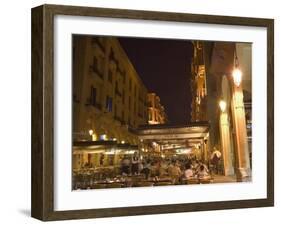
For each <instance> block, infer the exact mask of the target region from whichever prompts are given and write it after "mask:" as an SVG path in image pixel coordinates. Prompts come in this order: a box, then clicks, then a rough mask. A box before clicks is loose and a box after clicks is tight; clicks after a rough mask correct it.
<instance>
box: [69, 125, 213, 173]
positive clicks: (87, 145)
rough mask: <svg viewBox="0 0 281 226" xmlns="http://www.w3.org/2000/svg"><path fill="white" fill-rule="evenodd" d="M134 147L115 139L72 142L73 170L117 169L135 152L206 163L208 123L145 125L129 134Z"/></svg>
mask: <svg viewBox="0 0 281 226" xmlns="http://www.w3.org/2000/svg"><path fill="white" fill-rule="evenodd" d="M133 135H134V136H136V137H137V138H138V144H137V145H135V144H130V143H129V142H128V143H127V142H125V141H122V142H120V143H119V142H118V141H117V140H98V141H88V140H83V141H74V142H73V170H74V171H75V170H80V169H82V168H84V167H87V168H104V167H109V168H112V169H114V168H119V167H120V164H121V161H122V159H123V158H124V157H129V158H130V156H132V155H133V154H134V153H135V152H137V153H138V155H139V156H140V158H141V159H142V158H143V157H151V158H164V159H172V158H177V157H179V158H180V157H187V156H192V157H196V159H199V160H202V161H203V162H207V161H208V159H209V157H210V152H209V150H210V147H209V124H208V123H207V122H206V123H205V122H200V123H198V122H197V123H192V124H189V125H185V126H169V125H145V126H141V127H139V128H138V130H136V131H135V132H134V134H133Z"/></svg>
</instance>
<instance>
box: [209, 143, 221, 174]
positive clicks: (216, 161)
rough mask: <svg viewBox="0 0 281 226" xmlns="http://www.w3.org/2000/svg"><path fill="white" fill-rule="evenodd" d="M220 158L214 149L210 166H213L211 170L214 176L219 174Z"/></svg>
mask: <svg viewBox="0 0 281 226" xmlns="http://www.w3.org/2000/svg"><path fill="white" fill-rule="evenodd" d="M220 158H221V152H220V151H219V150H218V149H217V148H216V147H214V151H213V153H212V155H211V164H212V165H213V170H214V171H215V172H216V174H219V161H220Z"/></svg>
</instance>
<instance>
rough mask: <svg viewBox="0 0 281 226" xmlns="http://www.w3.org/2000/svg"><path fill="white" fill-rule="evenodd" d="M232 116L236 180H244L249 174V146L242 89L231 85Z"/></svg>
mask: <svg viewBox="0 0 281 226" xmlns="http://www.w3.org/2000/svg"><path fill="white" fill-rule="evenodd" d="M232 91H233V92H232V116H233V127H234V133H235V137H234V143H235V157H236V176H237V181H246V180H248V179H249V176H251V175H250V174H251V170H250V158H249V148H248V140H247V128H246V119H245V109H244V102H243V89H242V87H241V85H240V86H239V87H237V86H235V85H233V90H232Z"/></svg>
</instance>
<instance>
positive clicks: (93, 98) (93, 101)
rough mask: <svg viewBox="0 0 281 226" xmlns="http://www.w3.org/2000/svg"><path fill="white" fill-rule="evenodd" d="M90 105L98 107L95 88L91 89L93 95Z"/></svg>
mask: <svg viewBox="0 0 281 226" xmlns="http://www.w3.org/2000/svg"><path fill="white" fill-rule="evenodd" d="M90 95H91V96H90V104H91V105H93V106H95V105H96V99H97V89H96V88H94V87H93V86H92V87H91V94H90Z"/></svg>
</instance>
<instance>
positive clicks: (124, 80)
mask: <svg viewBox="0 0 281 226" xmlns="http://www.w3.org/2000/svg"><path fill="white" fill-rule="evenodd" d="M123 83H124V84H125V83H126V72H124V73H123Z"/></svg>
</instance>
